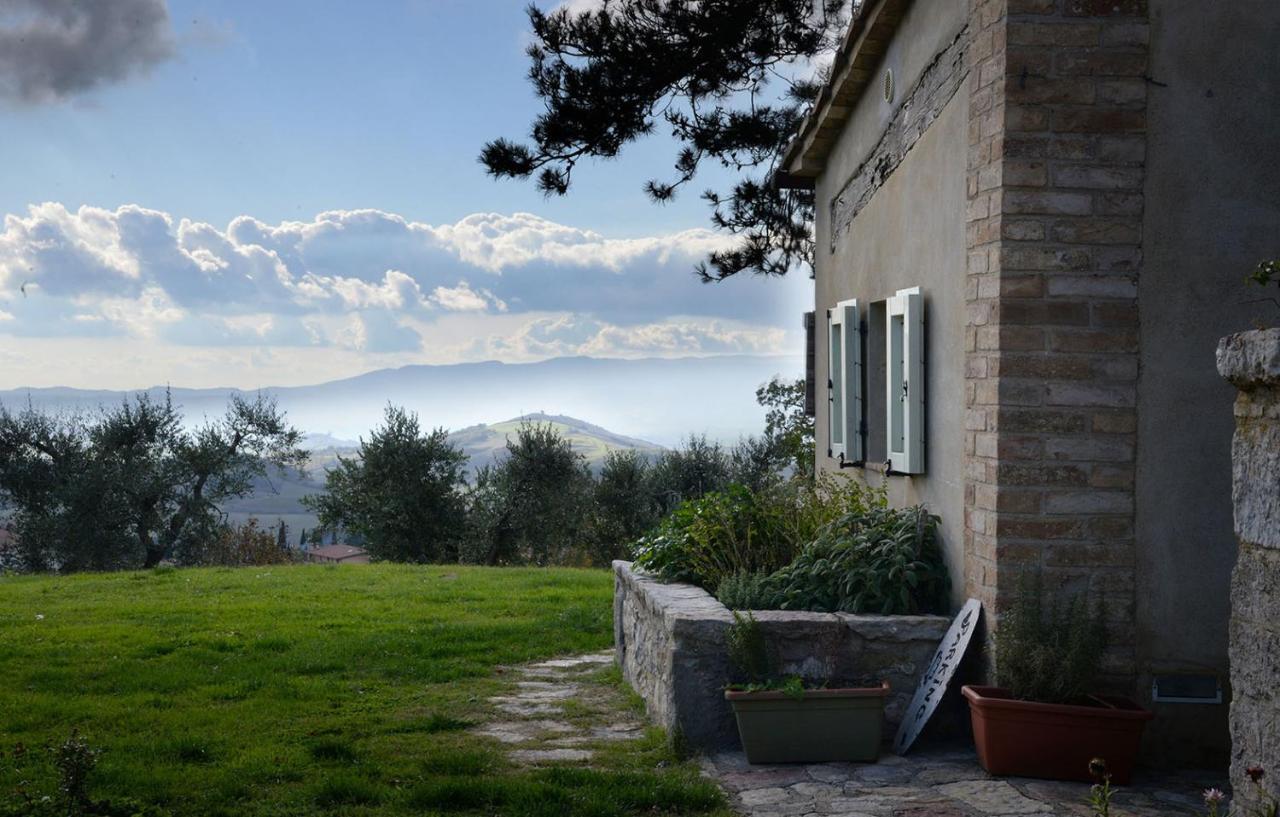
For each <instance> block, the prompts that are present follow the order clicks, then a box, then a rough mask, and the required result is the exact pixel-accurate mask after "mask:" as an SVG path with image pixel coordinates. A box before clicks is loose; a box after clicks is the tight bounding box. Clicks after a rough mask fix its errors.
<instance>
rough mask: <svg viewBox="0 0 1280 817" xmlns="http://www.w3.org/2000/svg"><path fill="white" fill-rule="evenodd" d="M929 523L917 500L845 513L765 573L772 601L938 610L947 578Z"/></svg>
mask: <svg viewBox="0 0 1280 817" xmlns="http://www.w3.org/2000/svg"><path fill="white" fill-rule="evenodd" d="M937 523H938V518H937V517H936V516H933V515H931V514H929V513H928V512H927V511H926V510H925V509H924V508H923V507H919V506H917V507H914V508H902V509H896V508H889V507H886V506H885V505H883V504H877V505H876V506H875V507H871V508H869V509H865V510H864V509H861V508H858V509H854V510H851V511H850V512H848V513H845V514H844V515H842V516H841V517H840V518H838V519H836V520H835V521H834V522H832V523H830V524H829V525H827V526H826V527H825V528H824V529H823V531H822V533H821V534H820V535H819V536H818V538H817V539H816V540H815V541H814V542H813V543H812V544H810V545H808V546H807V547H805V548H804V550H803V551H801V553H800V555H799V556H798V557H797V558H796V559H795V561H794V562H792V563H791V564H789V565H787V566H786V567H784V568H782V569H781V570H779V571H778V572H777V573H775V574H774V575H773V576H771V577H769V580H768V581H769V583H770V584H771V585H772V586H773V588H774V590H775V592H776V594H777V598H776V600H777V604H778V606H779V607H781V608H782V609H784V610H818V611H823V612H836V611H843V612H848V613H882V614H912V613H922V612H936V611H939V610H941V609H943V607H945V605H946V597H947V591H948V588H949V586H950V582H949V578H948V575H947V569H946V565H945V564H944V563H943V560H942V553H941V550H940V549H939V547H938V542H937Z"/></svg>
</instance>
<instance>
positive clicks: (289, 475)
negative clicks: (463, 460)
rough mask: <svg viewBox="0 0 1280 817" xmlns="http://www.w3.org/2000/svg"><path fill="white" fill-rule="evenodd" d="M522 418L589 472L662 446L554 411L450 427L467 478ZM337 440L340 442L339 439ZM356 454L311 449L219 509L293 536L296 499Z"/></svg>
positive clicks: (306, 514) (297, 526)
mask: <svg viewBox="0 0 1280 817" xmlns="http://www.w3.org/2000/svg"><path fill="white" fill-rule="evenodd" d="M524 422H530V423H537V424H540V425H551V426H553V427H554V428H555V429H556V430H558V431H559V432H560V433H561V435H563V436H564V437H565V438H566V439H568V440H569V442H570V444H572V446H573V449H574V450H575V451H577V452H578V453H580V454H582V456H583V457H584V458H585V459H586V461H587V464H588V465H589V466H590V467H591V469H592V470H593V471H598V470H599V468H600V465H601V464H602V463H603V462H604V458H605V455H606V454H607V453H608V452H609V451H611V450H615V449H636V450H638V451H642V452H644V453H646V454H649V455H656V454H657V453H658V452H660V451H661V450H662V446H659V445H656V444H654V443H651V442H646V441H645V440H639V439H636V438H634V437H626V436H623V435H621V434H615V433H613V432H612V431H609V430H608V429H605V428H601V427H600V426H597V425H592V424H591V423H588V422H584V421H582V420H578V419H575V418H573V417H566V416H564V415H560V414H556V415H552V414H542V413H537V414H528V415H525V416H523V417H516V418H514V419H511V420H505V421H503V422H500V423H492V424H487V425H486V424H478V425H473V426H468V427H467V428H464V429H461V430H459V431H455V432H453V433H452V434H450V435H449V440H450V442H452V443H453V444H454V445H456V446H458V447H459V448H461V449H462V451H463V452H464V453H465V454H466V455H467V457H468V458H469V461H468V464H467V476H468V478H470V477H471V476H472V475H474V474H475V471H476V469H478V468H479V467H480V466H482V465H489V464H493V463H496V462H500V461H501V460H502V458H503V456H504V455H505V453H506V445H507V438H508V437H513V436H514V435H515V433H516V430H517V429H519V427H520V424H521V423H524ZM325 436H326V435H308V440H309V441H311V442H319V441H323V439H324V437H325ZM339 442H343V441H339ZM357 453H358V448H357V447H356V445H355V444H349V445H341V446H335V447H329V448H316V449H313V450H312V451H311V460H310V463H309V464H308V467H307V473H306V475H305V476H303V475H302V474H299V473H297V472H293V471H289V472H285V473H276V474H274V475H272V477H271V479H269V480H263V481H260V482H259V484H258V485H257V486H256V490H255V491H254V493H253V494H252V495H251V496H247V497H245V498H244V499H240V500H236V501H235V502H230V503H227V505H225V506H224V508H223V510H225V511H226V512H227V514H228V515H229V516H230V517H231V518H232V520H234V521H237V522H243V521H244V520H246V519H248V518H249V517H257V518H258V519H259V520H261V521H262V522H264V523H267V524H275V523H276V521H277V520H279V519H283V520H284V522H285V524H286V525H288V526H289V528H290V530H291V531H292V534H291V535H292V536H293V537H297V536H298V534H299V533H300V532H301V529H302V528H314V527H315V526H316V525H317V523H318V520H317V519H316V517H315V515H314V514H312V513H311V512H310V511H309V510H307V509H306V508H304V507H303V505H302V498H303V497H304V496H307V495H309V494H316V493H322V492H323V491H324V479H325V473H326V472H327V471H329V469H331V468H333V467H334V466H336V465H337V461H338V457H339V456H343V457H353V456H356V455H357Z"/></svg>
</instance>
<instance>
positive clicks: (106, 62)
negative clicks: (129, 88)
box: [0, 0, 173, 104]
mask: <svg viewBox="0 0 1280 817" xmlns="http://www.w3.org/2000/svg"><path fill="white" fill-rule="evenodd" d="M172 55H173V37H172V31H171V28H170V25H169V10H168V7H167V6H166V5H165V0H90V1H89V2H85V0H5V3H4V4H3V5H2V6H0V99H5V100H8V101H11V102H21V103H26V104H39V103H45V102H58V101H62V100H65V99H68V98H70V97H73V96H76V95H78V94H82V93H85V92H87V91H91V90H93V89H95V88H97V87H99V86H101V85H106V84H110V83H114V82H120V81H122V80H125V79H127V78H129V77H131V76H133V75H135V74H142V73H145V72H147V71H148V70H150V69H151V68H152V67H153V66H155V65H156V64H158V63H160V62H163V61H164V60H166V59H168V58H169V57H171V56H172Z"/></svg>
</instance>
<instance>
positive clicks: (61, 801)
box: [0, 729, 167, 817]
mask: <svg viewBox="0 0 1280 817" xmlns="http://www.w3.org/2000/svg"><path fill="white" fill-rule="evenodd" d="M46 748H47V752H45V753H36V752H30V751H28V750H27V748H26V746H24V745H23V744H21V743H19V744H17V745H15V746H14V747H13V750H12V751H11V752H10V753H9V754H8V757H7V758H6V759H7V760H8V762H9V765H10V766H11V768H12V770H13V771H15V772H17V773H18V776H19V777H20V778H21V779H22V780H23V782H22V784H21V785H20V786H18V787H17V789H15V790H14V791H13V792H12V793H11V794H10V795H9V796H8V797H6V798H3V799H0V817H166V815H167V812H165V811H164V810H162V809H160V808H157V807H155V806H147V805H143V804H141V803H137V802H135V801H133V800H129V799H117V800H95V799H93V797H91V796H90V794H89V776H90V775H91V774H92V773H93V770H94V768H95V767H96V766H97V765H98V757H99V756H100V755H101V754H102V752H101V751H100V750H98V749H95V748H93V747H92V746H90V745H89V743H88V741H86V740H84V739H83V738H82V737H80V734H79V732H78V731H77V730H75V729H73V730H71V735H70V737H68V738H67V739H66V740H64V741H63V742H62V743H59V744H57V745H56V746H48V747H46ZM46 759H47V761H51V762H52V765H53V771H54V773H55V774H56V776H57V779H58V787H57V792H56V793H55V794H40V793H37V792H35V791H32V790H31V788H30V786H31V783H30V782H29V781H30V778H31V777H33V776H35V775H36V774H37V773H38V772H39V768H38V767H40V766H41V765H42V764H43V763H44V762H46Z"/></svg>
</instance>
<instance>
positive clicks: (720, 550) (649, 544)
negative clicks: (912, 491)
mask: <svg viewBox="0 0 1280 817" xmlns="http://www.w3.org/2000/svg"><path fill="white" fill-rule="evenodd" d="M885 504H886V499H885V496H884V492H883V491H882V490H878V489H872V488H867V487H866V486H863V485H860V484H858V483H855V482H852V481H839V480H835V479H832V478H827V479H822V480H819V481H817V482H806V481H801V480H793V481H789V482H786V483H781V484H777V485H773V486H771V487H769V488H766V489H764V490H760V491H757V492H752V491H749V490H747V489H746V488H743V487H742V486H739V485H733V486H730V487H729V488H727V489H725V490H724V491H720V492H716V493H711V494H707V495H706V496H704V497H702V498H701V499H697V500H692V501H689V502H685V503H683V504H681V505H680V506H678V507H677V508H676V509H675V510H674V511H673V512H672V513H671V514H670V515H669V516H668V517H667V518H666V519H664V520H663V521H662V522H661V523H660V524H659V525H658V527H657V528H656V529H655V530H654V531H652V532H651V533H650V534H649V535H648V536H645V537H644V538H642V539H641V540H640V541H638V542H637V543H636V545H635V552H636V564H637V565H638V566H639V567H641V568H643V569H645V570H647V571H649V572H650V573H653V574H655V575H657V576H659V577H661V578H663V579H666V580H668V581H683V582H690V583H693V584H697V585H700V586H702V587H705V588H707V589H708V590H712V591H715V592H717V594H718V593H719V592H720V588H721V586H722V585H724V586H725V588H726V590H727V591H728V592H730V593H734V592H736V591H738V590H739V589H740V588H741V586H742V581H743V580H742V579H741V578H740V577H741V576H743V575H755V574H767V573H771V572H773V571H776V570H778V569H780V568H782V567H784V566H785V565H787V564H788V563H790V562H791V560H792V559H793V558H794V557H795V555H796V554H797V553H798V552H799V551H800V550H801V549H802V548H803V547H805V546H806V545H807V544H808V543H810V542H812V541H813V540H814V539H815V538H816V537H817V536H818V535H819V533H820V532H821V531H823V530H824V529H825V528H826V527H827V526H828V525H829V524H830V523H832V522H833V521H834V520H836V519H839V518H841V517H858V516H862V515H865V514H867V513H869V512H870V511H871V510H872V509H873V508H879V507H883V506H884V505H885ZM726 582H728V584H726ZM756 585H757V586H756V588H755V589H756V590H759V591H760V593H759V594H757V595H753V596H752V599H751V601H752V603H753V604H763V603H764V602H765V600H766V599H767V598H768V596H767V595H765V594H764V592H763V591H764V583H763V580H756ZM721 600H722V601H723V599H721ZM739 603H741V602H740V601H739ZM768 606H776V605H772V604H770V605H768ZM757 609H763V608H757Z"/></svg>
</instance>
